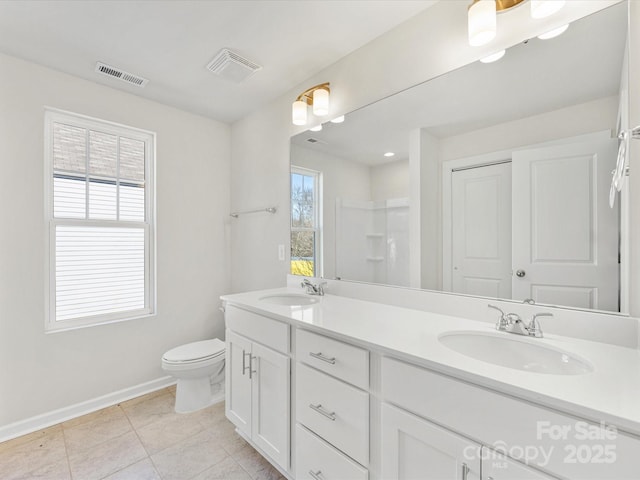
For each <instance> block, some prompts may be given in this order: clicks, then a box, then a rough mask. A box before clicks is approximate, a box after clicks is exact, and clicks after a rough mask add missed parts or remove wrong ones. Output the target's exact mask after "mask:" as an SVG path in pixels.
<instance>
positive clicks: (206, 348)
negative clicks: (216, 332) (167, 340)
mask: <svg viewBox="0 0 640 480" xmlns="http://www.w3.org/2000/svg"><path fill="white" fill-rule="evenodd" d="M218 355H224V342H223V341H222V340H220V339H218V338H214V339H211V340H202V341H200V342H193V343H187V344H186V345H180V346H179V347H176V348H172V349H171V350H169V351H168V352H167V353H165V354H164V356H163V357H162V358H164V360H166V361H168V362H191V361H194V360H201V359H203V358H210V357H216V356H218Z"/></svg>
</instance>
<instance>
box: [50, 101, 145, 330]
mask: <svg viewBox="0 0 640 480" xmlns="http://www.w3.org/2000/svg"><path fill="white" fill-rule="evenodd" d="M54 123H63V124H67V125H72V126H77V127H80V128H84V129H87V130H90V131H91V130H94V131H98V132H103V133H107V134H110V135H117V136H122V137H127V138H130V139H133V140H138V141H142V142H144V145H145V167H144V168H145V172H144V175H145V177H144V184H145V200H144V202H145V203H144V207H145V218H144V221H131V220H108V219H88V218H85V219H78V218H56V217H54V201H53V194H54V185H53V184H54V170H55V169H54V166H53V150H54V149H53V124H54ZM155 159H156V135H155V133H154V132H150V131H147V130H142V129H139V128H136V127H130V126H127V125H122V124H118V123H115V122H110V121H107V120H101V119H98V118H94V117H89V116H86V115H81V114H76V113H72V112H68V111H64V110H59V109H56V108H51V107H45V114H44V221H45V232H46V235H45V237H46V239H45V243H46V245H45V269H46V274H45V333H55V332H62V331H67V330H74V329H77V328H84V327H90V326H96V325H104V324H109V323H115V322H123V321H128V320H134V319H137V318H144V317H151V316H154V315H155V314H156V308H157V305H156V284H157V282H156V216H155V215H156V212H155V210H156V209H155V206H156V205H155V204H156V200H155V183H156V178H155ZM85 173H86V175H87V178H89V171H87V172H85ZM117 181H118V182H119V178H118V180H117ZM116 201H117V202H119V199H117V200H116ZM116 211H117V210H116ZM86 213H87V214H88V213H89V211H88V210H87V212H86ZM58 226H85V227H92V226H95V227H133V228H142V229H143V230H144V242H145V282H144V283H145V284H144V290H145V299H144V303H145V306H144V308H142V309H136V310H127V311H123V312H115V313H106V314H100V315H92V316H85V317H79V318H73V319H67V320H56V250H55V248H56V228H57V227H58Z"/></svg>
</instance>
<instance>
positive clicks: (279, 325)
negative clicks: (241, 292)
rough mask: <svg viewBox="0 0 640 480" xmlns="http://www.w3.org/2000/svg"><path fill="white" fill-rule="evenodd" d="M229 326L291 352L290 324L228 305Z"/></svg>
mask: <svg viewBox="0 0 640 480" xmlns="http://www.w3.org/2000/svg"><path fill="white" fill-rule="evenodd" d="M224 319H225V322H226V323H227V328H228V329H230V330H233V331H234V332H238V333H239V334H241V335H244V336H246V337H249V338H251V339H253V340H255V341H256V342H258V343H261V344H263V345H266V346H267V347H271V348H273V349H274V350H277V351H278V352H282V353H289V325H288V324H286V323H284V322H279V321H277V320H273V319H271V318H267V317H263V316H262V315H258V314H256V313H253V312H249V311H247V310H242V309H241V308H238V307H234V306H233V305H227V306H226V308H225V313H224Z"/></svg>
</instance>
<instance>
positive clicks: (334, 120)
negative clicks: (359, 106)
mask: <svg viewBox="0 0 640 480" xmlns="http://www.w3.org/2000/svg"><path fill="white" fill-rule="evenodd" d="M342 122H344V115H340V116H339V117H336V118H334V119H333V120H331V123H342Z"/></svg>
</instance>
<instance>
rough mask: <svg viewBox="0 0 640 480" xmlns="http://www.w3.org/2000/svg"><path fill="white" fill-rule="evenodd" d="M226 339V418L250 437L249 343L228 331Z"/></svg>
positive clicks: (247, 340)
mask: <svg viewBox="0 0 640 480" xmlns="http://www.w3.org/2000/svg"><path fill="white" fill-rule="evenodd" d="M226 339H227V345H226V375H225V381H226V383H225V389H226V392H227V400H226V404H225V409H226V414H227V418H229V420H231V421H232V422H233V424H234V425H235V426H236V427H238V429H239V430H240V431H241V432H243V433H245V434H246V435H247V436H251V377H250V375H249V370H250V369H251V366H250V365H251V363H250V362H251V341H250V340H249V339H247V338H244V337H243V336H241V335H238V334H236V333H234V332H232V331H231V330H228V329H227V331H226Z"/></svg>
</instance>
